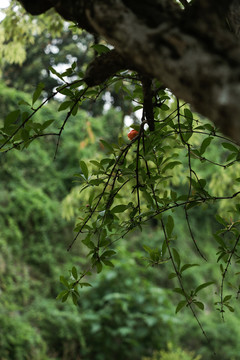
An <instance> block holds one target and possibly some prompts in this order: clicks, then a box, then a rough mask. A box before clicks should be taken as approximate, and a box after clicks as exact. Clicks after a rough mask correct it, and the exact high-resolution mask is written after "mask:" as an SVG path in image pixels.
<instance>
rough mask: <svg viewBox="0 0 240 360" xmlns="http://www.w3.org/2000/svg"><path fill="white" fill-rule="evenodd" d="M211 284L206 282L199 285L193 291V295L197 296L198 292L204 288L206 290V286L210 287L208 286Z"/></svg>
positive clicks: (211, 282)
mask: <svg viewBox="0 0 240 360" xmlns="http://www.w3.org/2000/svg"><path fill="white" fill-rule="evenodd" d="M212 284H214V282H213V281H208V282H206V283H204V284H201V285H199V286H198V287H197V288H196V289H195V294H197V293H198V292H199V291H200V290H202V289H204V288H206V287H208V286H210V285H212Z"/></svg>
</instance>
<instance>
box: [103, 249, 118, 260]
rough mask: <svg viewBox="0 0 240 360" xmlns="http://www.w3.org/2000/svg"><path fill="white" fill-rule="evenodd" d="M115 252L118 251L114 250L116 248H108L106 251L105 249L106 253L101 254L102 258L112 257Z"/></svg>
mask: <svg viewBox="0 0 240 360" xmlns="http://www.w3.org/2000/svg"><path fill="white" fill-rule="evenodd" d="M115 254H116V251H114V250H106V251H104V253H103V254H102V255H101V260H102V258H107V257H111V256H113V255H115Z"/></svg>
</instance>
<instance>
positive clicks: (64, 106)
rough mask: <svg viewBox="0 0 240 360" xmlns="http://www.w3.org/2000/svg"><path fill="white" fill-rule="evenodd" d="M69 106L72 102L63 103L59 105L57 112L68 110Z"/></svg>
mask: <svg viewBox="0 0 240 360" xmlns="http://www.w3.org/2000/svg"><path fill="white" fill-rule="evenodd" d="M71 105H73V102H72V101H64V102H63V103H61V105H60V106H59V108H58V111H62V110H66V109H67V108H69V107H70V106H71Z"/></svg>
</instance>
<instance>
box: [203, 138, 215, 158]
mask: <svg viewBox="0 0 240 360" xmlns="http://www.w3.org/2000/svg"><path fill="white" fill-rule="evenodd" d="M212 140H213V137H208V138H206V139H204V140H203V142H202V145H201V147H200V154H201V155H202V154H203V153H204V152H205V151H206V149H207V147H208V146H209V145H210V144H211V141H212Z"/></svg>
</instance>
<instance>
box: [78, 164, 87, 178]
mask: <svg viewBox="0 0 240 360" xmlns="http://www.w3.org/2000/svg"><path fill="white" fill-rule="evenodd" d="M80 168H81V170H82V173H83V175H84V178H85V179H86V180H87V179H88V168H87V165H86V163H85V162H84V161H83V160H81V161H80Z"/></svg>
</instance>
